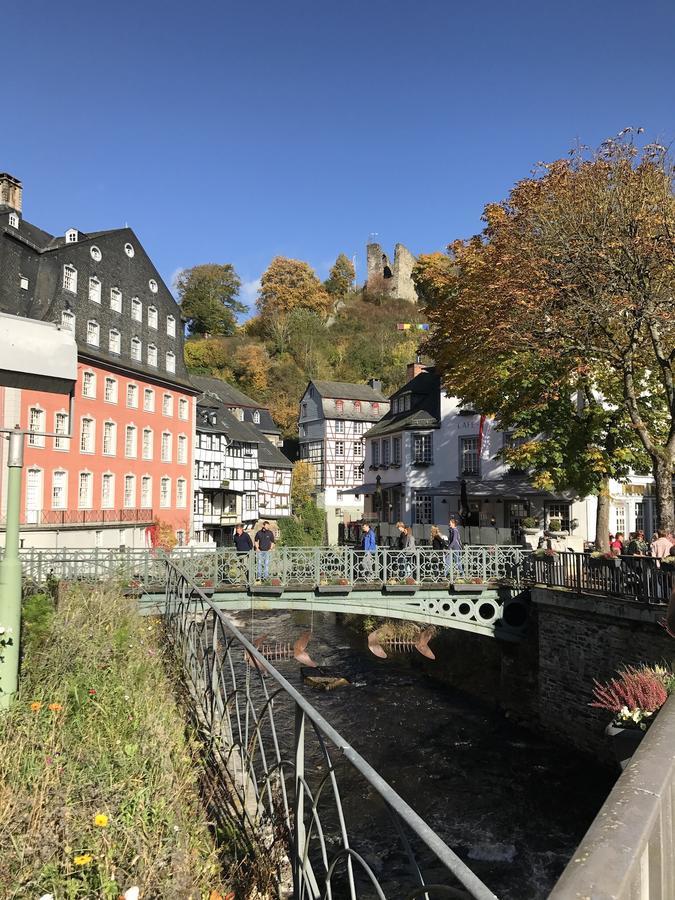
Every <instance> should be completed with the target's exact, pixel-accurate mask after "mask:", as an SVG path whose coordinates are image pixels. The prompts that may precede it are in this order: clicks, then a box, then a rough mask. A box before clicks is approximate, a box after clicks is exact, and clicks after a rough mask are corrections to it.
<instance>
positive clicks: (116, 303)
mask: <svg viewBox="0 0 675 900" xmlns="http://www.w3.org/2000/svg"><path fill="white" fill-rule="evenodd" d="M110 309H112V310H114V311H115V312H118V313H121V312H122V291H121V290H120V289H119V288H117V287H114V288H110Z"/></svg>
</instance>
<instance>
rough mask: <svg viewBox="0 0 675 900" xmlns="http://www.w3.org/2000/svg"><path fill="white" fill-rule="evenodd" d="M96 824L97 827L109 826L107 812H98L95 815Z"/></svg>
mask: <svg viewBox="0 0 675 900" xmlns="http://www.w3.org/2000/svg"><path fill="white" fill-rule="evenodd" d="M94 825H95V826H96V827H97V828H107V827H108V817H107V816H106V814H105V813H96V815H95V816H94Z"/></svg>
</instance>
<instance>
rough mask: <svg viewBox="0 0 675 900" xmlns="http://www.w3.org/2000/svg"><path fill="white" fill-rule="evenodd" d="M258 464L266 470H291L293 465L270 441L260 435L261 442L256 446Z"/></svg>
mask: <svg viewBox="0 0 675 900" xmlns="http://www.w3.org/2000/svg"><path fill="white" fill-rule="evenodd" d="M258 462H259V463H260V465H261V466H265V468H268V469H292V468H293V463H292V462H291V461H290V459H289V458H288V457H287V456H284V454H283V453H282V452H281V450H280V449H279V448H278V447H276V446H275V445H274V444H273V443H272V441H268V440H267V438H266V437H265V436H264V435H262V440H261V441H260V443H259V444H258Z"/></svg>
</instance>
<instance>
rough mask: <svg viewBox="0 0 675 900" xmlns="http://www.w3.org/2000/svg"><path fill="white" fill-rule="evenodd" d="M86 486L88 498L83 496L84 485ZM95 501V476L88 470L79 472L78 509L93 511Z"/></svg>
mask: <svg viewBox="0 0 675 900" xmlns="http://www.w3.org/2000/svg"><path fill="white" fill-rule="evenodd" d="M83 484H86V486H87V492H86V496H84V498H83V495H82V485H83ZM93 500H94V474H93V472H90V471H89V470H88V469H84V470H82V471H80V472H78V476H77V508H78V509H91V508H92V505H93Z"/></svg>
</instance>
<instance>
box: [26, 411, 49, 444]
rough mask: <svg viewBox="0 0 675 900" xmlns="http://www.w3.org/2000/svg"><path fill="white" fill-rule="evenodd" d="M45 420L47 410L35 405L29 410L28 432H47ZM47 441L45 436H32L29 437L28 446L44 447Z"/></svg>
mask: <svg viewBox="0 0 675 900" xmlns="http://www.w3.org/2000/svg"><path fill="white" fill-rule="evenodd" d="M45 419H46V413H45V410H44V409H43V408H42V407H41V406H38V405H37V404H34V405H33V406H31V407H30V409H29V410H28V430H29V432H33V431H45V430H46V429H45ZM44 445H45V439H44V435H40V434H30V433H29V435H28V446H29V447H44Z"/></svg>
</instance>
